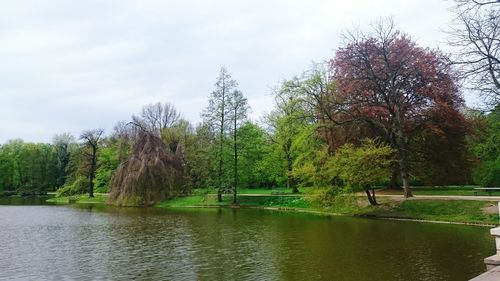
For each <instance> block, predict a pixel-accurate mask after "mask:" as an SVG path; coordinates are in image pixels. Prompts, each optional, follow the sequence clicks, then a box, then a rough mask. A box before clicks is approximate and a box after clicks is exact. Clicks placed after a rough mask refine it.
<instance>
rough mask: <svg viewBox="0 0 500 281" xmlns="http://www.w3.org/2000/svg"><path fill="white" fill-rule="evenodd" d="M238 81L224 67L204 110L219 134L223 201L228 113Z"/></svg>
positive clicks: (218, 194)
mask: <svg viewBox="0 0 500 281" xmlns="http://www.w3.org/2000/svg"><path fill="white" fill-rule="evenodd" d="M237 85H238V84H237V82H236V80H233V79H232V77H231V74H229V72H228V71H227V69H226V68H224V67H222V68H221V69H220V72H219V77H218V78H217V82H216V83H215V90H214V91H213V92H212V93H211V94H210V97H209V101H208V102H209V103H208V106H207V108H206V109H205V110H204V111H203V113H202V117H203V120H204V122H205V123H206V124H208V125H209V126H210V127H211V129H212V130H213V132H217V134H218V138H217V141H218V147H219V150H218V155H217V161H218V175H217V176H218V191H217V200H219V201H222V193H223V192H224V191H225V189H226V188H225V186H226V183H225V182H224V173H225V169H224V168H225V167H224V166H225V165H224V163H225V161H224V154H225V153H224V147H225V146H226V143H227V141H226V140H227V137H226V136H227V132H228V130H229V126H230V123H229V122H230V120H229V118H228V115H229V114H231V108H230V107H229V106H228V103H229V100H230V96H232V95H233V94H234V92H235V91H237Z"/></svg>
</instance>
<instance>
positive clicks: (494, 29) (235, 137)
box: [0, 0, 500, 205]
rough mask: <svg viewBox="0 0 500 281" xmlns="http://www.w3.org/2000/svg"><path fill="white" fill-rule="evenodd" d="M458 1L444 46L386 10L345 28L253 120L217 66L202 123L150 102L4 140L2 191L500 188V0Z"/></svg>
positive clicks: (241, 96) (0, 163) (165, 195)
mask: <svg viewBox="0 0 500 281" xmlns="http://www.w3.org/2000/svg"><path fill="white" fill-rule="evenodd" d="M456 4H457V5H456V7H455V9H456V12H457V18H456V20H455V22H454V26H453V28H452V30H451V31H450V33H451V34H452V36H451V37H452V39H451V40H450V45H451V46H452V47H454V48H455V50H456V52H455V53H453V54H451V55H448V54H445V53H443V52H442V51H440V50H435V49H430V48H426V47H422V46H420V45H418V44H417V43H416V42H415V41H414V40H413V39H412V38H411V37H410V36H409V35H407V34H405V33H403V32H401V31H399V30H397V28H396V26H395V24H394V23H393V21H392V20H391V19H387V20H379V21H377V22H375V23H373V24H372V26H371V29H370V30H369V31H362V30H360V29H355V30H350V31H348V32H346V33H345V34H344V36H343V39H344V40H343V44H342V45H341V47H339V48H338V49H337V51H336V53H335V56H334V57H333V58H332V59H331V60H328V61H326V62H322V63H315V64H313V65H312V66H311V67H310V69H308V70H307V71H305V72H303V73H302V74H300V75H297V76H295V77H293V78H291V79H288V80H284V81H282V82H281V83H280V84H279V85H278V86H277V87H276V88H275V90H274V91H273V94H274V101H275V106H274V109H273V110H272V111H271V112H269V113H267V114H265V116H264V117H263V118H262V120H259V121H258V122H256V121H252V120H250V119H249V118H248V112H249V110H250V107H249V106H248V103H247V99H246V98H245V96H244V94H243V93H242V92H241V91H240V90H239V89H238V83H237V82H236V80H234V79H233V78H232V77H231V74H230V72H229V71H228V70H227V69H226V68H224V67H223V68H221V70H220V73H219V75H218V77H217V80H216V83H215V86H214V90H213V92H212V93H211V94H210V95H209V101H208V105H207V106H206V108H205V110H203V112H202V113H201V116H202V119H203V121H202V122H201V123H199V124H196V125H193V124H191V123H190V122H189V121H188V120H186V119H184V118H183V117H182V114H181V113H180V112H179V111H178V110H177V109H176V108H175V107H174V105H172V104H170V103H168V102H167V103H160V102H158V103H155V104H149V105H145V106H144V107H143V109H142V112H141V113H140V114H139V115H133V116H132V117H131V120H129V121H120V122H118V123H117V124H116V126H115V127H114V129H113V131H112V132H111V133H110V134H109V135H105V134H104V131H103V130H102V129H94V130H87V131H84V132H83V133H82V134H81V135H80V137H79V138H78V140H77V139H76V138H74V137H73V136H71V135H69V134H59V135H56V136H54V139H53V142H52V143H51V144H45V143H27V142H23V141H22V140H11V141H8V142H7V143H5V144H3V145H2V146H1V147H0V191H2V192H3V193H7V194H9V193H25V194H29V193H33V192H35V193H36V192H46V191H54V190H57V191H58V194H59V195H71V194H81V193H88V194H89V196H91V197H92V196H93V193H94V191H95V192H109V191H111V192H112V194H113V190H110V189H111V186H112V185H113V183H117V184H115V185H128V186H129V188H127V190H129V191H128V192H129V193H130V192H131V193H134V192H135V194H133V196H136V197H137V196H139V197H140V196H141V195H140V194H146V193H144V192H143V193H141V192H142V191H141V189H140V188H137V187H141V186H149V185H151V186H158V188H161V186H164V185H166V183H165V182H164V181H169V178H175V180H173V181H170V182H169V183H168V185H169V186H170V188H169V189H168V192H167V191H165V192H166V193H165V192H164V193H161V192H160V193H161V196H159V197H151V198H149V197H148V198H147V199H144V198H142V199H137V200H136V199H134V200H132V201H133V202H135V203H127V204H132V205H133V204H136V205H151V204H154V203H155V202H157V201H158V200H160V199H161V200H163V199H166V198H169V197H172V196H180V195H185V194H188V193H189V192H190V190H191V189H193V188H216V189H217V195H218V200H222V195H223V194H224V193H232V194H233V196H232V200H233V202H234V203H236V202H237V188H238V187H248V188H253V187H267V188H271V187H282V186H286V187H288V188H290V189H292V190H293V192H299V188H330V189H334V190H337V191H339V192H340V191H346V190H347V191H364V192H365V193H366V195H367V198H368V200H369V202H370V203H371V204H376V203H377V202H376V199H375V193H374V191H373V187H374V186H386V187H387V188H394V189H400V188H401V189H402V191H403V193H404V195H405V197H411V196H412V193H411V189H410V188H409V187H410V185H424V184H425V185H447V184H479V185H483V186H500V153H499V143H500V106H499V100H500V83H499V82H498V81H499V80H498V76H499V74H500V60H499V59H500V58H499V56H498V55H499V54H500V50H499V46H500V44H499V40H498V38H499V36H498V27H499V26H500V16H499V10H500V9H499V7H500V4H499V2H498V1H491V2H479V1H472V2H470V1H458V0H457V1H456ZM462 92H470V93H472V94H476V93H477V94H478V95H477V96H478V98H480V99H482V101H483V104H484V106H483V108H481V109H472V108H468V107H466V106H465V104H464V100H463V97H462ZM158 161H160V162H161V163H160V162H158ZM131 163H137V167H138V168H137V169H136V170H137V171H139V172H137V171H136V170H133V169H134V167H135V166H134V165H135V164H134V165H133V164H131ZM148 163H150V164H148ZM159 163H160V164H159ZM157 166H158V167H159V168H158V169H156V170H155V169H154V168H151V167H157ZM169 167H173V168H169ZM117 171H118V172H117ZM134 171H136V172H134ZM141 171H142V172H141ZM145 171H147V173H148V174H149V175H152V176H144V175H141V174H140V173H146V172H145ZM134 173H139V174H134ZM165 173H175V177H174V176H171V175H169V174H165ZM127 176H128V177H129V178H127V179H124V178H125V177H127ZM157 179H161V180H160V181H159V182H157ZM141 181H142V182H141ZM150 181H151V184H150ZM155 181H156V182H155ZM117 188H118V191H116V190H115V191H114V192H115V193H116V194H115V195H116V196H115V197H116V198H118V197H120V194H119V193H120V192H119V191H120V190H119V188H120V187H117ZM144 188H146V187H144ZM157 193H158V192H156V193H155V192H152V193H150V194H157ZM138 194H139V195H138ZM131 196H132V195H131ZM144 196H145V195H143V197H144ZM148 196H149V195H148ZM139 197H137V198H139ZM155 198H156V199H155ZM122 199H123V198H122ZM122 199H120V200H122ZM123 200H124V201H123V202H132V201H127V200H126V199H123Z"/></svg>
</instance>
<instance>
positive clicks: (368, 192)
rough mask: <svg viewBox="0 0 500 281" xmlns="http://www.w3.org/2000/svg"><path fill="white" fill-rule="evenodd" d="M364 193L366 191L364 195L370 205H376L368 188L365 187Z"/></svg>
mask: <svg viewBox="0 0 500 281" xmlns="http://www.w3.org/2000/svg"><path fill="white" fill-rule="evenodd" d="M365 193H366V196H367V197H368V202H370V205H372V206H375V205H377V202H376V201H375V199H374V198H373V197H372V195H371V193H370V190H369V189H368V188H365Z"/></svg>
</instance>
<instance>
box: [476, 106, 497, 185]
mask: <svg viewBox="0 0 500 281" xmlns="http://www.w3.org/2000/svg"><path fill="white" fill-rule="evenodd" d="M483 118H484V119H483V122H484V123H485V126H484V128H482V130H481V131H480V132H476V134H477V135H479V137H478V138H477V139H475V140H474V141H475V142H474V143H473V147H472V150H473V153H474V154H475V155H476V156H477V157H478V158H479V161H480V164H479V165H478V166H477V167H476V168H475V169H474V171H473V178H474V181H475V182H476V183H478V184H480V185H482V186H500V106H497V108H495V109H494V110H493V111H492V112H491V113H489V114H488V115H486V116H484V117H483Z"/></svg>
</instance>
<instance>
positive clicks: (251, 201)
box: [156, 193, 499, 225]
mask: <svg viewBox="0 0 500 281" xmlns="http://www.w3.org/2000/svg"><path fill="white" fill-rule="evenodd" d="M379 201H380V203H381V204H380V205H378V206H369V205H368V204H367V202H366V198H362V197H356V196H353V195H350V196H349V195H346V196H338V197H336V199H335V201H334V202H333V204H331V205H330V206H328V207H321V206H318V205H317V204H315V203H313V202H311V200H309V198H308V197H307V196H304V197H284V196H279V195H275V196H271V195H270V196H245V195H244V194H242V193H240V195H239V196H238V204H237V206H239V207H257V208H264V207H273V208H278V209H286V210H291V211H293V210H301V211H304V210H305V211H311V212H318V211H320V212H323V213H331V214H340V215H348V216H369V217H381V218H405V219H416V220H429V221H445V222H456V223H474V224H488V225H492V224H498V221H499V217H498V213H497V207H496V204H495V203H492V202H484V201H469V200H450V201H446V200H404V201H394V200H391V199H388V198H379ZM229 206H232V196H231V195H224V199H223V201H222V202H217V198H216V195H214V194H206V195H199V194H198V195H192V196H187V197H179V198H174V199H170V200H167V201H164V202H162V203H160V204H157V205H156V207H160V208H179V207H180V208H182V207H229ZM488 207H490V208H489V210H488Z"/></svg>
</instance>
